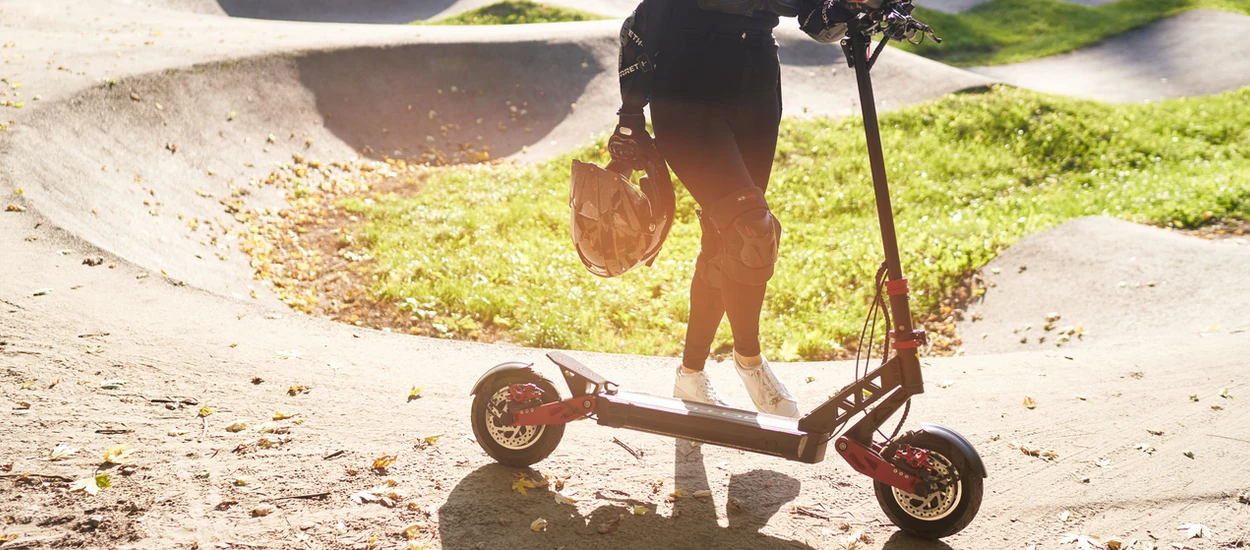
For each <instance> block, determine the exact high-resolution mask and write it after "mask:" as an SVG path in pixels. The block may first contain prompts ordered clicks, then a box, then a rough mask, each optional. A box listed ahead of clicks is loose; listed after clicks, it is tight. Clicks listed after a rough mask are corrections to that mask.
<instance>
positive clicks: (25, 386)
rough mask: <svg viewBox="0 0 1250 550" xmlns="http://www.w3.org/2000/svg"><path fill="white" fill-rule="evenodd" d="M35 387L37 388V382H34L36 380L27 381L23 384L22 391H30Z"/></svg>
mask: <svg viewBox="0 0 1250 550" xmlns="http://www.w3.org/2000/svg"><path fill="white" fill-rule="evenodd" d="M33 387H35V381H34V380H27V381H25V382H22V386H21V389H23V390H29V389H31V388H33Z"/></svg>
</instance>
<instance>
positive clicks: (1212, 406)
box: [1211, 405, 1224, 411]
mask: <svg viewBox="0 0 1250 550" xmlns="http://www.w3.org/2000/svg"><path fill="white" fill-rule="evenodd" d="M1211 410H1213V411H1222V410H1224V407H1221V406H1219V405H1211Z"/></svg>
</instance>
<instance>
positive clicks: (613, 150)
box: [608, 114, 653, 173]
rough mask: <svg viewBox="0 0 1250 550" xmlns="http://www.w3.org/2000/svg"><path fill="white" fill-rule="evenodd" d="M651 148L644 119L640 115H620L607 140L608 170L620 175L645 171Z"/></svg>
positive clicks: (649, 135)
mask: <svg viewBox="0 0 1250 550" xmlns="http://www.w3.org/2000/svg"><path fill="white" fill-rule="evenodd" d="M652 147H653V146H652V144H651V134H648V133H647V119H646V117H645V116H644V115H642V114H622V115H621V120H620V123H618V124H617V125H616V129H615V130H614V131H613V132H612V137H609V138H608V154H609V155H611V157H612V162H611V163H609V164H608V169H609V170H613V171H616V172H622V173H624V172H625V170H630V171H632V170H646V169H647V167H646V165H647V162H648V161H649V160H650V159H649V158H648V153H649V152H650V151H651V148H652Z"/></svg>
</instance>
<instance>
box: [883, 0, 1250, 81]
mask: <svg viewBox="0 0 1250 550" xmlns="http://www.w3.org/2000/svg"><path fill="white" fill-rule="evenodd" d="M1191 9H1216V10H1225V11H1229V12H1236V13H1243V14H1250V0H1119V1H1118V2H1114V3H1111V4H1105V5H1102V6H1094V7H1086V6H1082V5H1079V4H1073V3H1070V2H1065V1H1063V0H991V1H989V2H986V3H984V4H981V5H979V6H976V7H974V8H972V9H970V10H968V11H966V12H963V13H958V14H948V13H942V12H939V11H936V10H931V9H925V8H919V7H918V8H916V12H915V16H916V18H917V19H920V20H921V21H924V22H926V23H928V24H930V25H932V26H933V28H934V29H936V31H937V34H938V36H941V37H942V39H943V42H942V44H940V45H939V44H934V43H932V42H931V41H928V40H926V41H925V42H924V43H923V44H921V45H920V46H912V45H910V44H906V43H904V44H903V45H902V47H903V48H904V49H906V50H909V51H912V52H915V53H918V54H920V55H923V56H925V57H928V58H931V59H936V60H938V61H942V62H944V63H949V64H952V65H958V66H974V65H997V64H1002V63H1014V62H1018V61H1026V60H1029V59H1034V58H1038V57H1044V56H1047V55H1054V54H1057V53H1062V52H1066V51H1070V50H1073V49H1076V48H1080V47H1083V46H1089V45H1091V44H1096V43H1098V42H1100V41H1102V40H1104V39H1106V38H1108V37H1111V36H1114V35H1117V34H1120V33H1123V32H1125V31H1129V30H1132V29H1135V28H1138V27H1142V26H1145V25H1147V24H1150V23H1152V22H1154V21H1157V20H1159V19H1163V18H1165V17H1169V16H1172V15H1176V14H1178V13H1181V12H1183V11H1187V10H1191ZM1195 40H1200V38H1195ZM1215 40H1217V41H1218V39H1215Z"/></svg>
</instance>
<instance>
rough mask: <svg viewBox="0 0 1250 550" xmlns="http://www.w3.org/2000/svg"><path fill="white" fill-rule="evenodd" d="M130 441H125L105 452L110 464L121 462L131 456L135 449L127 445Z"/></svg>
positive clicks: (106, 459) (106, 460)
mask: <svg viewBox="0 0 1250 550" xmlns="http://www.w3.org/2000/svg"><path fill="white" fill-rule="evenodd" d="M127 445H129V444H128V443H123V444H121V445H118V446H116V447H113V448H112V449H109V450H107V451H105V452H104V461H105V462H107V463H109V464H121V463H122V461H123V460H125V459H126V457H128V456H130V455H131V453H133V452H134V451H133V450H131V449H129V448H128V447H127Z"/></svg>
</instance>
